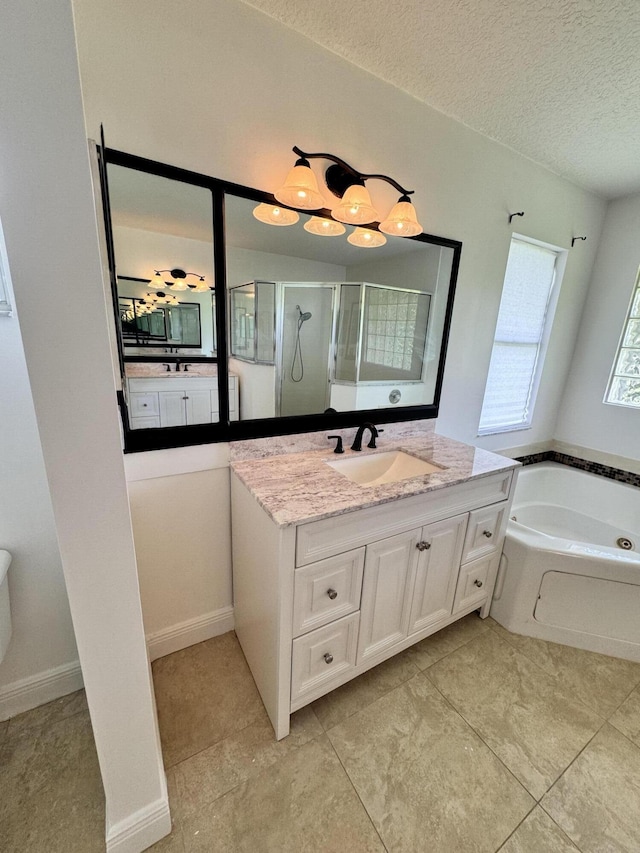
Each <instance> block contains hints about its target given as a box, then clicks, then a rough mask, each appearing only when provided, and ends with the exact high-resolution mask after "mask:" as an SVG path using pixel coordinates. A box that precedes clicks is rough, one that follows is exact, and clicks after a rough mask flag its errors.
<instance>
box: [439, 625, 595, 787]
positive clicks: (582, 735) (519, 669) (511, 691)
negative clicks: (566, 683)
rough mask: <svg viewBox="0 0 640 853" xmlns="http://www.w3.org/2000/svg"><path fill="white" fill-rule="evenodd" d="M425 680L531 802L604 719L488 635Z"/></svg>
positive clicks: (443, 664)
mask: <svg viewBox="0 0 640 853" xmlns="http://www.w3.org/2000/svg"><path fill="white" fill-rule="evenodd" d="M427 675H428V676H429V678H431V679H432V680H433V682H434V683H435V684H436V686H437V687H438V689H439V690H440V691H441V692H442V693H443V694H444V695H445V696H446V698H447V699H448V700H449V701H450V702H451V703H452V704H453V706H454V707H455V708H456V709H457V710H458V711H459V712H460V713H461V714H462V716H463V717H464V718H465V720H467V722H468V723H469V724H470V725H471V726H473V728H474V729H475V730H476V731H477V732H478V734H479V735H480V736H481V737H482V739H483V740H484V741H485V742H486V743H487V744H488V745H489V746H490V747H491V749H492V750H493V751H494V752H495V754H496V755H497V756H498V757H499V758H500V759H501V760H502V761H503V762H504V763H505V764H506V766H507V767H508V768H509V769H510V770H511V772H512V773H513V774H514V775H515V776H516V777H517V778H518V779H519V780H520V781H521V782H522V783H523V785H524V786H525V787H526V788H527V790H528V791H529V792H530V793H531V794H533V796H534V797H535V798H536V799H539V798H540V797H541V796H542V795H543V794H544V793H545V791H547V789H548V788H550V787H551V785H552V784H553V782H555V780H556V779H557V778H558V776H559V775H560V774H561V773H562V772H563V770H565V768H566V767H568V765H569V764H570V763H571V761H573V759H574V758H575V757H576V755H577V754H578V753H579V752H580V750H581V749H582V748H583V747H584V746H585V744H586V743H587V742H588V741H589V740H590V739H591V737H592V736H593V735H594V734H595V732H596V731H597V730H598V729H599V728H600V726H601V725H602V722H603V721H602V719H601V718H600V717H598V715H597V714H595V713H594V712H593V711H591V710H590V709H589V708H587V707H586V706H585V705H583V704H582V703H580V702H578V701H576V700H575V699H574V698H573V695H572V693H571V692H570V691H568V690H564V689H563V688H562V686H561V685H560V684H559V683H558V680H557V679H555V678H552V677H551V676H550V675H547V673H546V672H544V671H543V670H542V669H540V667H538V666H537V665H536V664H534V663H532V662H531V661H530V660H529V659H528V658H527V657H525V656H524V655H522V654H520V653H519V652H518V651H516V650H515V649H514V648H513V646H510V645H509V644H508V643H505V642H504V641H503V640H501V639H500V637H498V636H497V635H496V634H495V633H494V632H493V631H487V632H485V633H484V634H483V636H482V637H479V638H478V639H477V640H475V641H474V642H473V643H469V644H468V645H466V646H463V647H462V648H461V649H458V650H457V651H455V652H453V653H452V654H450V655H449V656H448V657H446V658H444V659H443V660H441V661H439V662H438V663H436V664H434V666H432V667H431V668H430V669H428V670H427Z"/></svg>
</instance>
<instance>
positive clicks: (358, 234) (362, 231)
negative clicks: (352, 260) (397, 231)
mask: <svg viewBox="0 0 640 853" xmlns="http://www.w3.org/2000/svg"><path fill="white" fill-rule="evenodd" d="M347 242H348V243H351V245H352V246H359V247H360V248H362V249H375V248H376V247H377V246H384V244H385V243H386V242H387V238H386V237H385V236H384V234H381V233H380V232H379V231H373V230H372V229H371V228H356V229H355V230H354V231H353V232H352V233H351V234H349V236H348V237H347Z"/></svg>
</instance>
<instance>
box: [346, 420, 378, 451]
mask: <svg viewBox="0 0 640 853" xmlns="http://www.w3.org/2000/svg"><path fill="white" fill-rule="evenodd" d="M366 429H368V430H369V432H370V433H371V441H370V442H369V444H367V447H371V448H372V449H375V446H376V438H377V437H378V434H379V433H378V430H377V429H376V427H375V426H374V425H373V424H370V423H366V424H361V425H360V426H359V427H358V432H357V433H356V437H355V438H354V439H353V444H352V445H351V449H352V450H362V436H363V435H364V431H365V430H366ZM380 432H384V430H380Z"/></svg>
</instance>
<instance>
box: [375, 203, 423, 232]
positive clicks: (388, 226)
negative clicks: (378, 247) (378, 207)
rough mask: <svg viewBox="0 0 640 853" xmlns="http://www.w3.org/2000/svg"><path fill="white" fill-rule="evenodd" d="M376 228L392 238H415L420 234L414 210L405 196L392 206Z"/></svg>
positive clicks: (420, 230) (420, 227) (420, 229)
mask: <svg viewBox="0 0 640 853" xmlns="http://www.w3.org/2000/svg"><path fill="white" fill-rule="evenodd" d="M378 227H379V228H380V230H381V231H384V233H385V234H391V235H392V236H393V237H415V236H416V235H417V234H422V225H420V223H419V222H418V218H417V216H416V209H415V207H414V206H413V205H412V204H411V202H410V201H408V200H407V198H406V196H403V197H402V198H401V199H400V201H399V202H398V203H397V204H394V206H393V207H392V208H391V210H390V212H389V215H388V216H387V218H386V219H385V220H384V222H381V223H380V225H379V226H378Z"/></svg>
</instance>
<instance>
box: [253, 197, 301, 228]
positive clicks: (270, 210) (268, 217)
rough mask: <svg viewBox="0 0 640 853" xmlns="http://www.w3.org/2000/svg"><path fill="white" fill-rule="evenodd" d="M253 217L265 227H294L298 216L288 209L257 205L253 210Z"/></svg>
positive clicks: (270, 205)
mask: <svg viewBox="0 0 640 853" xmlns="http://www.w3.org/2000/svg"><path fill="white" fill-rule="evenodd" d="M253 215H254V216H255V218H256V219H258V220H259V221H260V222H264V223H265V224H266V225H295V224H296V222H297V221H298V220H299V219H300V215H299V214H298V213H296V212H295V210H289V208H288V207H277V206H276V205H273V204H265V203H264V202H263V203H262V204H259V205H258V206H257V207H254V209H253Z"/></svg>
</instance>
